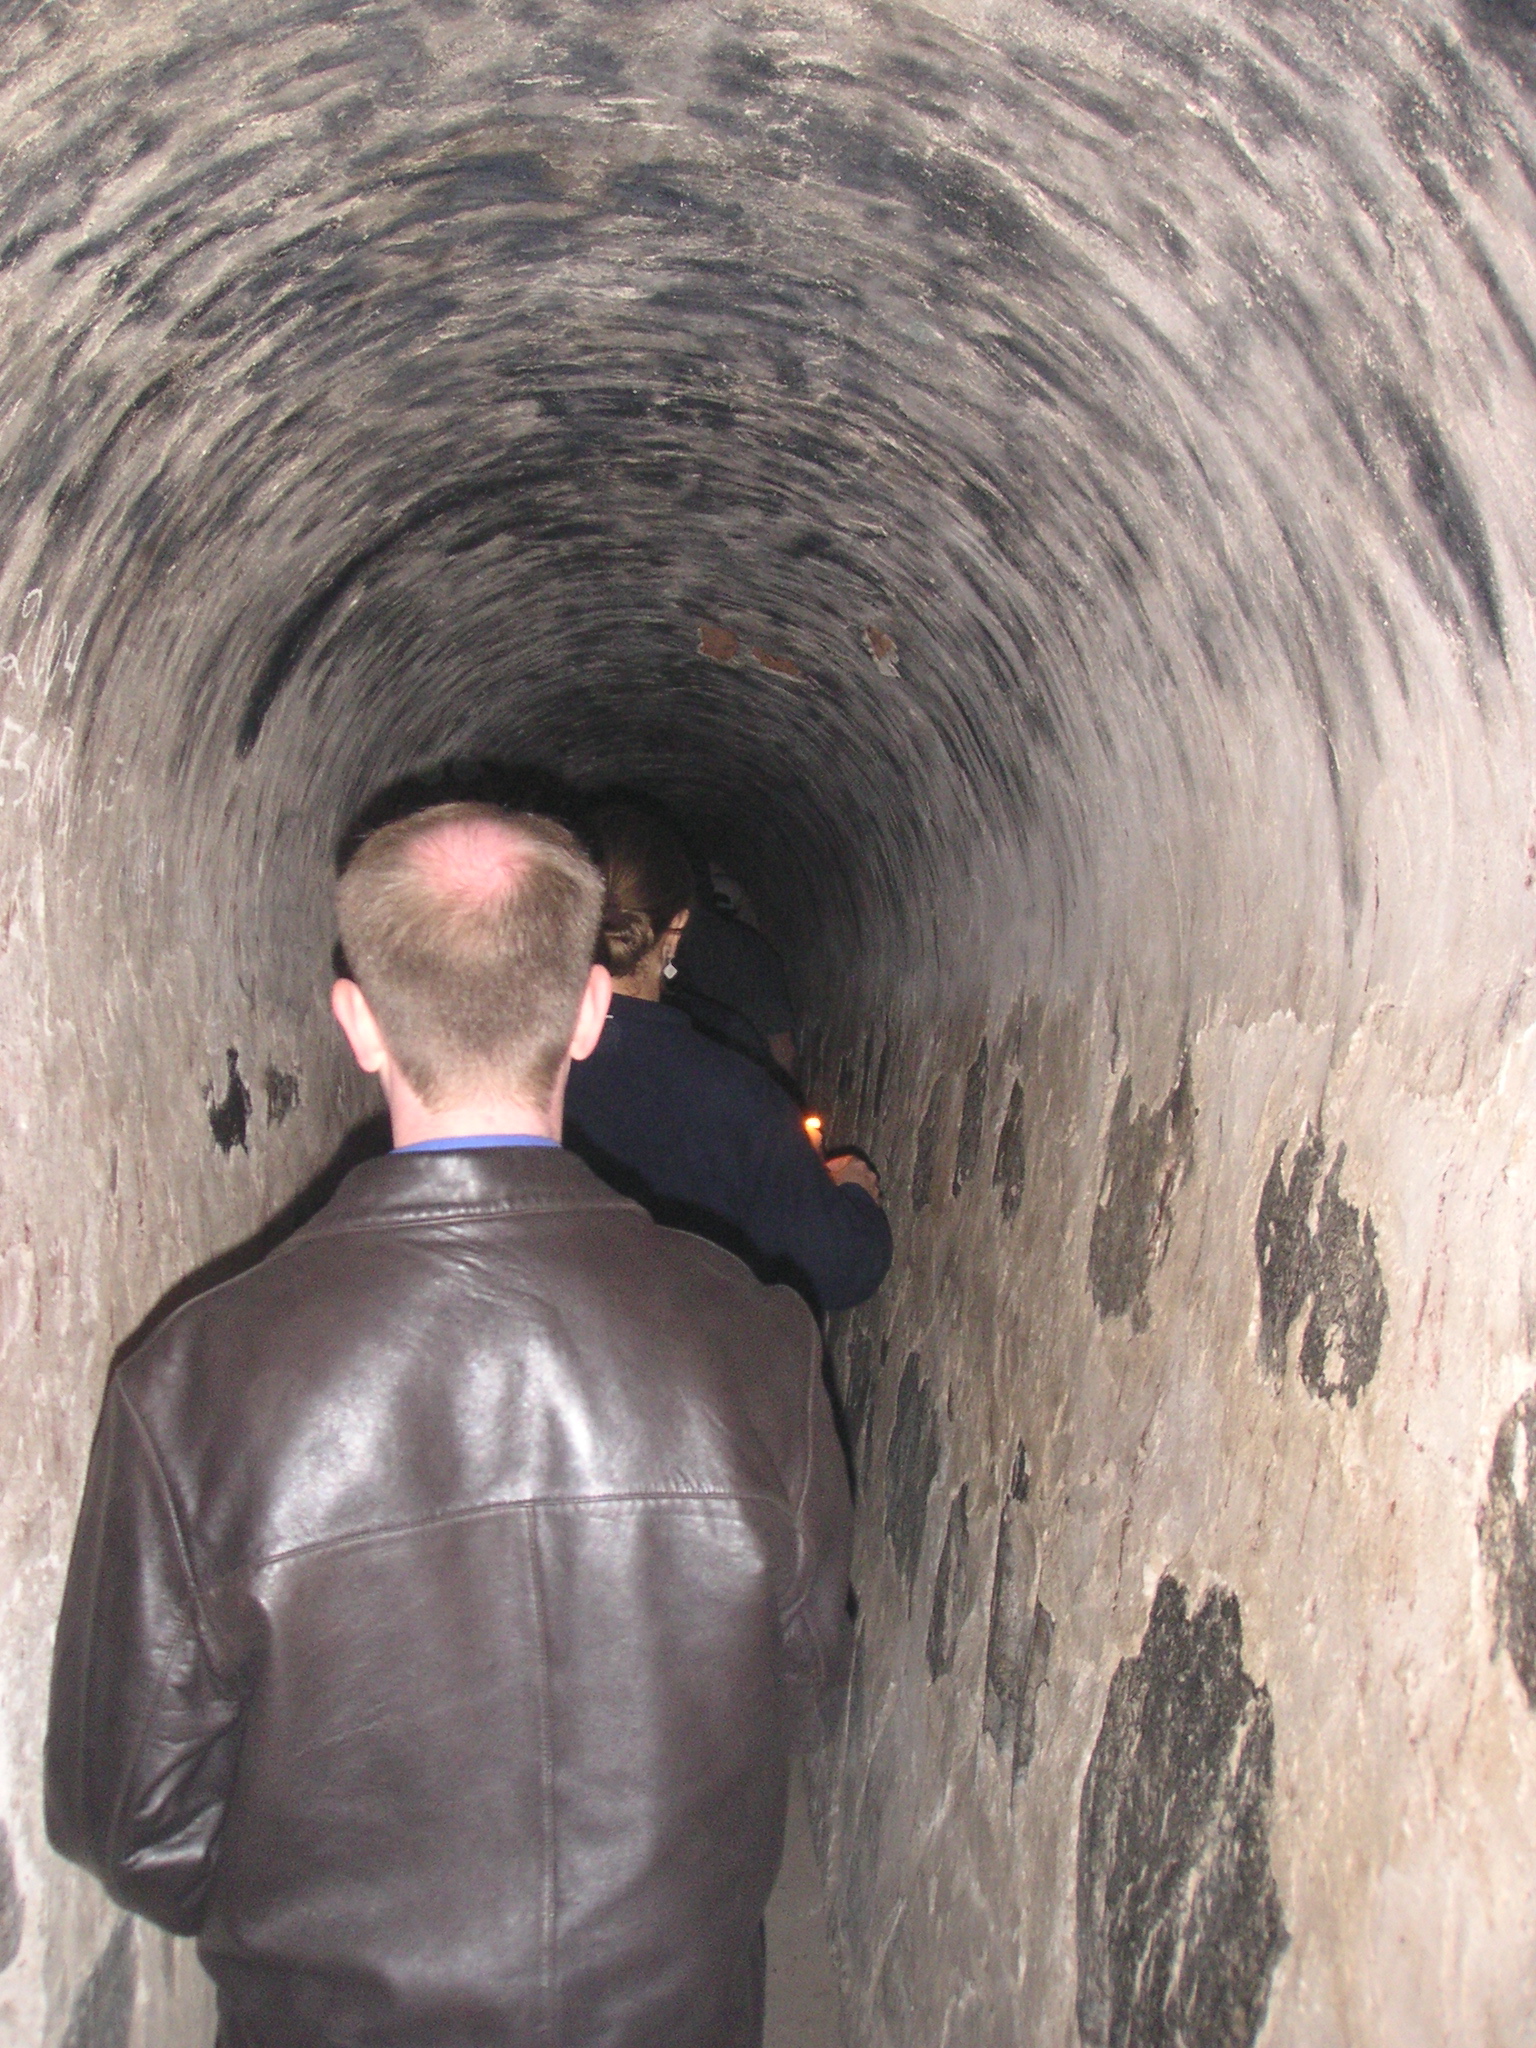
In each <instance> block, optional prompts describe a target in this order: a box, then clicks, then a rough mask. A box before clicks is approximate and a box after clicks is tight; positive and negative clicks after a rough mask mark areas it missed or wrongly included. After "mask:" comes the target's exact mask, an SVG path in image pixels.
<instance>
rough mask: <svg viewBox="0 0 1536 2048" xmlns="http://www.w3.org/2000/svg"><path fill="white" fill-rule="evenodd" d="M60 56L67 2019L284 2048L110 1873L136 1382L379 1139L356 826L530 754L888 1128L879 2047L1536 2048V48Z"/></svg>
mask: <svg viewBox="0 0 1536 2048" xmlns="http://www.w3.org/2000/svg"><path fill="white" fill-rule="evenodd" d="M6 27H7V38H8V50H9V54H10V55H11V57H12V60H13V62H12V68H11V70H10V71H9V73H8V75H7V78H6V81H5V83H4V84H3V86H0V138H3V143H0V146H3V149H4V152H5V160H4V169H5V177H4V180H3V182H0V297H3V304H4V311H5V321H4V326H3V328H0V363H3V393H4V403H3V405H0V499H3V503H4V512H5V528H4V531H5V536H6V540H5V549H4V557H3V561H0V798H3V809H0V878H3V894H0V1048H3V1050H0V1062H3V1074H4V1086H3V1088H0V1118H3V1119H4V1125H3V1128H4V1132H5V1151H4V1156H5V1160H6V1171H5V1174H4V1177H3V1180H0V1336H3V1339H4V1346H3V1365H0V1372H3V1376H4V1388H5V1398H6V1401H7V1404H8V1405H7V1414H8V1416H11V1417H14V1418H15V1426H14V1427H13V1428H12V1429H11V1430H10V1431H8V1432H7V1434H6V1437H5V1443H6V1446H7V1448H6V1450H5V1452H4V1453H3V1455H4V1457H5V1459H6V1465H5V1479H4V1487H3V1495H0V1498H3V1509H0V1543H3V1545H4V1547H5V1551H4V1554H5V1559H6V1562H7V1564H8V1566H9V1570H8V1571H7V1573H6V1575H5V1580H4V1593H3V1596H0V1597H3V1599H4V1600H5V1602H6V1612H5V1622H6V1628H5V1637H4V1640H5V1642H6V1645H7V1650H6V1657H7V1667H6V1673H5V1683H4V1687H3V1693H0V1823H3V1826H4V1831H5V1832H4V1838H3V1842H0V2028H8V2029H9V2031H10V2033H11V2034H12V2035H14V2037H15V2038H16V2039H17V2040H18V2041H27V2042H31V2041H34V2040H35V2041H40V2042H42V2043H44V2044H45V2048H58V2044H60V2043H68V2044H69V2048H139V2044H147V2043H153V2044H154V2048H182V2044H183V2043H185V2044H187V2048H192V2044H194V2043H205V2042H206V2040H207V2035H208V2023H207V2013H206V2003H205V2000H204V1998H203V1995H202V1993H201V1991H200V1990H199V1988H198V1985H197V1979H196V1972H195V1966H193V1965H192V1964H191V1963H190V1961H189V1960H188V1959H187V1958H186V1957H185V1956H183V1955H179V1954H178V1953H177V1952H176V1951H175V1950H174V1949H173V1948H172V1947H171V1946H170V1945H168V1944H163V1943H161V1942H160V1940H159V1938H158V1937H157V1936H150V1935H139V1936H135V1935H134V1934H132V1933H131V1932H125V1931H124V1928H123V1926H122V1925H121V1924H120V1923H119V1922H118V1921H117V1919H116V1917H115V1916H114V1915H112V1914H111V1913H110V1912H109V1911H108V1910H107V1909H106V1908H105V1907H104V1905H103V1904H102V1902H101V1901H100V1900H99V1898H98V1897H97V1896H96V1895H95V1894H94V1891H93V1889H92V1888H91V1887H90V1886H89V1885H87V1884H86V1883H85V1882H84V1880H81V1879H79V1878H77V1877H75V1876H74V1875H72V1874H71V1873H69V1872H67V1871H65V1870H63V1869H61V1868H60V1866H59V1865H58V1864H57V1863H56V1862H54V1861H53V1860H52V1859H51V1858H50V1857H49V1856H48V1854H47V1851H46V1849H45V1848H44V1846H43V1843H42V1839H41V1831H40V1816H39V1812H38V1786H37V1767H38V1743H39V1740H40V1730H41V1715H42V1703H43V1694H44V1685H45V1675H46V1662H47V1653H48V1642H47V1636H48V1629H49V1625H50V1623H51V1618H52V1614H53V1610H54V1605H55V1603H56V1599H57V1594H58V1587H59V1578H60V1573H61V1569H62V1562H63V1556H64V1549H65V1545H66V1543H67V1540H68V1534H69V1528H70V1524H71V1519H72V1514H73V1504H74V1496H75V1492H76V1489H77V1487H78V1481H79V1475H80V1472H81V1469H82V1466H83V1461H84V1457H85V1452H86V1447H87V1440H88V1434H89V1427H90V1421H91V1417H92V1415H93V1413H94V1409H95V1404H96V1400H97V1397H98V1393H99V1388H100V1383H101V1378H102V1374H103V1371H104V1369H105V1366H106V1362H107V1360H108V1358H109V1356H110V1354H111V1351H112V1349H113V1347H114V1345H115V1344H116V1343H117V1342H118V1341H120V1340H121V1338H122V1337H123V1336H124V1335H125V1334H126V1333H127V1332H128V1331H129V1330H130V1329H131V1328H132V1327H133V1326H134V1325H135V1324H136V1323H137V1321H138V1320H139V1319H140V1317H142V1316H143V1315H144V1314H145V1313H146V1312H147V1311H148V1310H149V1308H150V1307H151V1306H152V1304H153V1303H154V1301H155V1299H156V1297H157V1296H158V1295H159V1294H160V1292H161V1291H162V1290H163V1289H164V1288H165V1287H166V1286H167V1285H168V1284H170V1283H171V1282H172V1281H173V1280H175V1279H176V1278H178V1277H179V1276H180V1275H182V1274H183V1273H185V1272H186V1271H187V1270H188V1269H189V1268H192V1267H194V1266H196V1265H197V1264H198V1263H199V1262H200V1261H201V1260H203V1259H204V1258H206V1257H207V1256H209V1255H210V1254H211V1253H213V1252H214V1251H216V1250H218V1249H219V1248H221V1247H223V1246H226V1245H228V1244H230V1243H232V1242H233V1241H235V1240H238V1239H239V1238H241V1237H242V1236H243V1235H245V1233H247V1232H248V1231H249V1230H251V1229H252V1228H253V1227H254V1226H255V1225H256V1224H257V1223H258V1222H259V1221H260V1220H261V1219H262V1218H263V1217H264V1216H266V1215H267V1214H269V1213H270V1211H271V1210H272V1209H273V1208H275V1207H276V1206H278V1205H279V1204H280V1203H282V1202H283V1201H284V1200H286V1199H287V1198H288V1197H289V1196H290V1195H291V1194H292V1193H293V1192H294V1191H295V1190H296V1189H297V1188H299V1187H300V1186H301V1185H302V1184H303V1183H304V1182H305V1181H306V1179H307V1178H308V1177H309V1175H310V1174H311V1173H312V1172H313V1171H314V1170H315V1169H316V1168H317V1167H318V1166H319V1164H320V1163H321V1162H322V1160H323V1159H324V1158H325V1156H326V1154H327V1153H328V1151H329V1150H330V1148H331V1147H332V1146H333V1145H334V1144H335V1143H336V1141H337V1139H338V1138H339V1137H340V1135H341V1132H342V1131H343V1129H344V1128H345V1127H346V1125H347V1123H348V1121H349V1120H350V1119H351V1118H352V1117H353V1116H354V1115H356V1114H357V1112H358V1110H359V1108H360V1106H361V1101H362V1098H361V1096H360V1095H359V1093H358V1091H357V1090H356V1089H355V1088H354V1087H353V1086H352V1084H351V1083H350V1082H349V1081H348V1079H347V1077H346V1075H345V1073H344V1070H343V1067H342V1065H341V1063H340V1061H339V1059H338V1056H337V1052H336V1048H335V1046H334V1044H333V1042H332V1040H331V1038H330V1036H329V1034H328V1031H327V1029H326V1028H325V1026H324V1020H323V1017H321V1016H320V1015H319V1013H318V1010H317V998H318V996H319V993H320V991H321V990H322V988H323V984H324V979H325V955H326V947H327V944H328V932H327V927H326V918H325V912H324V893H325V880H326V871H327V859H328V853H329V848H330V846H331V843H332V840H333V838H334V834H335V832H336V830H337V828H338V826H339V824H340V822H341V821H342V819H343V818H344V817H345V816H346V815H347V813H348V811H349V810H350V808H351V807H352V806H353V804H354V803H355V802H356V801H357V800H358V799H359V797H360V796H361V795H362V794H363V793H364V792H365V791H366V790H368V789H369V788H370V787H372V786H374V785H376V784H378V783H379V782H382V781H383V780H385V779H386V778H387V777H388V776H390V775H392V774H394V773H396V772H399V771H401V770H403V769H406V768H409V767H413V766H419V765H421V764H422V763H424V762H427V761H430V760H432V759H434V758H442V757H445V756H448V755H450V754H455V753H459V754H468V753H474V752H477V751H487V750H498V751H501V752H504V753H508V754H512V755H515V756H518V757H520V758H522V759H523V760H525V761H528V762H531V763H534V764H538V765H542V766H545V767H549V768H554V769H558V770H561V771H563V772H565V773H567V774H570V775H572V776H574V777H576V778H577V779H580V780H586V781H594V782H595V781H598V780H601V779H603V778H605V777H609V776H614V775H622V776H627V777H628V778H630V779H633V780H640V781H648V782H650V783H651V784H652V785H653V786H655V787H656V788H658V790H659V791H660V792H661V793H662V794H664V795H666V796H669V797H670V798H671V799H672V800H673V801H674V802H675V803H677V804H678V805H679V806H680V807H681V808H682V809H683V810H684V811H685V812H686V814H687V815H688V817H689V819H690V821H691V822H692V823H693V824H694V825H695V826H696V828H697V829H698V831H699V832H700V833H701V835H702V836H703V837H704V838H705V839H706V840H708V841H709V842H710V844H711V845H712V846H713V847H714V848H715V849H716V851H717V852H718V853H719V854H720V855H721V857H722V858H724V859H725V861H726V862H727V864H728V865H731V866H733V867H735V868H736V869H737V870H738V871H739V872H740V873H741V875H742V878H743V879H744V880H745V881H746V882H747V883H748V885H749V887H751V889H752V890H753V892H754V894H756V895H757V896H758V897H759V899H760V900H761V901H762V902H763V904H764V905H765V907H766V908H767V910H768V911H769V913H770V914H771V916H772V918H773V921H774V924H775V927H776V929H777V931H778V933H779V934H780V936H781V937H782V939H783V940H784V943H785V944H786V946H787V948H788V949H789V950H790V952H791V955H792V957H793V959H794V961H795V964H796V968H797V972H798V975H799V979H800V983H801V987H802V991H803V995H804V999H805V1002H806V1006H807V1009H808V1012H809V1013H810V1014H812V1015H813V1016H814V1017H815V1018H816V1019H817V1032H816V1038H815V1061H814V1064H815V1065H816V1067H817V1069H818V1072H819V1085H820V1087H821V1090H822V1092H823V1096H824V1099H825V1102H826V1104H827V1107H828V1109H829V1112H830V1113H831V1116H832V1121H833V1124H834V1126H836V1125H839V1124H840V1125H841V1126H842V1127H843V1128H844V1129H845V1130H846V1131H847V1132H848V1133H849V1134H850V1135H853V1136H857V1137H861V1138H863V1139H865V1140H866V1141H867V1142H869V1143H870V1144H871V1145H872V1147H873V1149H874V1150H875V1151H876V1153H877V1155H878V1157H879V1158H880V1162H881V1164H882V1166H883V1168H884V1170H885V1173H886V1183H887V1189H888V1192H889V1194H890V1197H891V1201H892V1207H893V1214H894V1218H895V1221H896V1226H897V1231H898V1240H899V1256H898V1266H897V1269H896V1271H895V1273H894V1274H893V1277H892V1280H891V1281H890V1283H888V1286H887V1288H886V1290H885V1291H884V1293H883V1295H882V1296H881V1297H880V1299H879V1300H878V1301H877V1303H876V1304H874V1305H873V1306H872V1307H871V1308H870V1309H869V1310H867V1311H865V1312H863V1313H861V1314H860V1315H859V1316H857V1317H855V1318H851V1319H849V1321H848V1324H847V1327H846V1328H844V1329H843V1330H841V1331H839V1333H838V1337H837V1348H838V1361H839V1365H838V1369H839V1372H840V1375H841V1378H842V1382H843V1386H844V1389H845V1393H846V1399H847V1408H848V1412H849V1420H850V1430H851V1435H852V1439H853V1442H854V1446H855V1451H856V1456H857V1462H858V1467H859V1472H860V1481H861V1518H862V1519H861V1533H860V1539H859V1542H860V1547H859V1557H858V1586H859V1593H860V1598H861V1603H862V1620H861V1628H860V1651H859V1661H858V1669H857V1674H856V1682H855V1685H854V1688H853V1692H852V1695H851V1698H850V1701H849V1704H848V1710H847V1714H846V1717H845V1720H844V1723H843V1725H842V1727H841V1728H840V1729H839V1731H838V1732H837V1735H836V1738H835V1740H834V1742H833V1744H832V1746H831V1748H830V1749H829V1752H828V1754H827V1756H826V1757H825V1758H824V1759H823V1764H822V1768H821V1773H820V1780H819V1782H820V1793H821V1818H822V1826H823V1834H824V1840H825V1846H826V1850H827V1856H828V1863H829V1869H830V1872H831V1877H832V1885H833V1893H834V1898H835V1901H836V1912H837V1922H838V1932H839V1943H840V1949H841V1953H842V1957H843V1961H844V1964H845V1966H846V1969H847V1972H848V1977H849V1983H850V1989H851V2002H850V2015H851V2025H852V2027H853V2031H854V2035H855V2038H856V2039H857V2041H858V2042H860V2043H861V2044H868V2048H875V2044H880V2048H910V2044H915V2043H921V2044H923V2048H943V2044H946V2043H948V2044H951V2048H990V2044H992V2043H994V2042H995V2043H998V2044H1003V2043H1009V2044H1012V2043H1015V2042H1020V2041H1027V2042H1039V2043H1045V2042H1053V2043H1054V2042H1057V2041H1063V2040H1065V2041H1071V2040H1073V2039H1074V2038H1076V2039H1078V2040H1080V2041H1081V2042H1083V2043H1084V2044H1085V2048H1097V2044H1099V2043H1117V2044H1118V2043H1136V2042H1142V2041H1149V2040H1164V2039H1166V2040H1170V2041H1174V2040H1176V2041H1180V2042H1183V2043H1187V2044H1189V2048H1216V2044H1220V2048H1227V2044H1229V2043H1239V2044H1241V2043H1248V2042H1252V2041H1256V2040H1258V2039H1260V2038H1262V2039H1263V2040H1264V2041H1265V2042H1267V2043H1270V2044H1278V2043H1284V2044H1287V2048H1290V2044H1294V2048H1303V2044H1305V2048H1314V2044H1330V2043H1353V2042H1366V2041H1377V2040H1391V2041H1393V2042H1394V2043H1405V2044H1415V2043H1421V2042H1422V2043H1426V2044H1428V2043H1431V2042H1443V2041H1452V2040H1454V2041H1458V2042H1460V2041H1469V2042H1472V2041H1475V2042H1479V2043H1482V2042H1488V2043H1499V2044H1504V2043H1516V2042H1523V2041H1528V2040H1530V2039H1531V2038H1532V2025H1531V2021H1530V2018H1529V2014H1530V2012H1531V2010H1532V2007H1533V1999H1532V1995H1531V1993H1532V1990H1533V1988H1536V1987H1533V1986H1532V1985H1531V1984H1530V1983H1529V1982H1528V1979H1529V1977H1530V1974H1531V1965H1530V1963H1529V1961H1528V1958H1529V1957H1530V1956H1531V1955H1532V1954H1533V1953H1536V1947H1533V1942H1532V1934H1533V1931H1536V1930H1533V1928H1532V1926H1531V1924H1530V1923H1531V1914H1532V1908H1531V1905H1530V1900H1531V1897H1532V1886H1531V1883H1530V1870H1531V1858H1530V1851H1529V1846H1528V1845H1529V1843H1530V1842H1531V1840H1533V1839H1536V1827H1533V1820H1536V1814H1533V1811H1532V1807H1533V1802H1536V1776H1533V1767H1536V1709H1533V1706H1532V1703H1531V1701H1532V1695H1533V1690H1536V1606H1533V1602H1536V1533H1533V1518H1536V1510H1533V1509H1532V1508H1531V1506H1530V1500H1531V1486H1532V1483H1533V1481H1536V1468H1533V1453H1532V1448H1531V1432H1532V1430H1533V1428H1536V1405H1533V1403H1536V1396H1533V1393H1532V1389H1533V1385H1536V1327H1533V1326H1536V1308H1533V1307H1532V1304H1533V1303H1536V1277H1533V1275H1532V1273H1531V1272H1530V1270H1529V1257H1528V1253H1527V1251H1526V1247H1527V1245H1528V1244H1529V1243H1530V1242H1531V1226H1532V1222H1533V1220H1536V1189H1533V1187H1532V1182H1531V1173H1532V1166H1531V1162H1530V1159H1529V1157H1528V1143H1529V1115H1530V1112H1529V1108H1528V1104H1529V1102H1530V1100H1531V1088H1530V1084H1531V1080H1532V1076H1531V1075H1530V1073H1529V1072H1528V1068H1529V1065H1530V1062H1531V1058H1532V1052H1531V1046H1532V1042H1533V1041H1532V1027H1533V1024H1536V996H1533V991H1532V988H1531V983H1530V978H1529V970H1530V962H1531V954H1532V941H1533V938H1536V893H1533V890H1532V883H1533V878H1536V800H1533V794H1532V788H1533V778H1532V764H1533V750H1532V743H1531V742H1532V734H1531V702H1532V690H1531V679H1532V674H1533V668H1532V661H1533V646H1532V613H1531V593H1532V591H1533V589H1536V571H1533V564H1532V560H1531V545H1530V541H1529V538H1528V534H1529V530H1530V519H1529V513H1530V509H1531V508H1530V505H1529V484H1528V481H1527V480H1528V478H1529V477H1530V476H1531V475H1532V474H1533V473H1536V468H1533V457H1536V391H1533V377H1536V340H1533V338H1532V337H1533V332H1536V265H1533V261H1532V248H1533V246H1536V236H1533V229H1536V109H1533V92H1536V41H1533V37H1532V33H1531V30H1530V29H1529V27H1528V26H1526V25H1525V24H1524V22H1523V16H1522V12H1521V10H1520V9H1512V8H1504V7H1495V6H1493V5H1491V4H1486V0H1466V4H1464V5H1460V6H1450V5H1434V4H1429V0H1411V4H1408V0H1404V4H1394V5H1391V6H1383V7H1379V8H1374V9H1366V10H1362V9H1358V8H1345V7H1342V6H1340V7H1333V6H1328V5H1321V6H1320V5H1309V6H1305V7H1303V6H1299V5H1298V6H1295V7H1290V6H1286V5H1265V6H1258V5H1253V6H1249V5H1238V4H1232V5H1226V6H1220V5H1216V4H1214V0H1193V4H1184V5H1149V6H1146V7H1138V8H1135V9H1132V10H1116V9H1113V8H1107V7H1106V8H1098V7H1094V6H1083V5H1080V4H1077V5H1072V6H1070V7H1069V6H1065V5H1062V6H1055V5H1047V4H1038V5H1035V4H1032V5H1028V6H1009V7H1001V6H986V5H980V4H975V5H966V4H961V0H955V4H954V5H951V6H946V7H942V8H938V9H935V10H933V11H930V12H926V13H925V12H920V11H916V10H908V9H905V8H897V7H881V8H874V7H870V8H865V7H855V6H846V7H843V6H838V7H832V6H827V7H820V6H818V7H811V6H798V7H797V6H788V5H778V4H773V5H769V6H766V7H764V6H760V5H759V6H754V7H751V8H747V7H733V6H729V5H726V6H718V7H715V6H706V5H701V4H696V0H669V4H665V5H663V4H659V0H655V4H653V0H640V4H637V5H631V6H628V7H625V8H623V9H616V8H613V7H611V6H604V5H595V4H594V5H575V4H570V5H567V4H559V5H554V6H551V7H549V8H546V9H533V8H524V7H520V6H514V5H511V4H506V5H502V4H477V0H431V4H428V0H422V4H419V5H413V4H407V0H399V4H374V0H369V4H358V5H345V4H344V5H341V6H335V5H330V4H326V5H323V6H322V5H313V6H311V5H308V4H304V0H296V4H291V5H284V6H277V7H272V8H266V9H259V10H253V9H251V8H250V7H248V6H236V5H234V4H233V0H203V4H201V5H199V6H197V7H194V8H189V9H181V10H178V9H172V8H171V7H169V6H161V5H153V4H152V5H146V6H144V7H142V8H138V9H135V10H132V11H131V12H130V13H123V14H121V15H114V14H113V13H112V12H111V10H108V11H106V12H105V13H103V12H102V11H101V10H90V9H86V8H83V7H73V6H70V5H68V4H64V0H57V4H52V5H45V6H37V7H26V6H23V7H18V8H14V9H12V10H11V12H10V14H9V15H8V16H7V18H6ZM231 1049H233V1051H232V1050H231ZM231 1061H233V1064H231ZM247 1095H248V1096H249V1101H248V1102H247Z"/></svg>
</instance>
